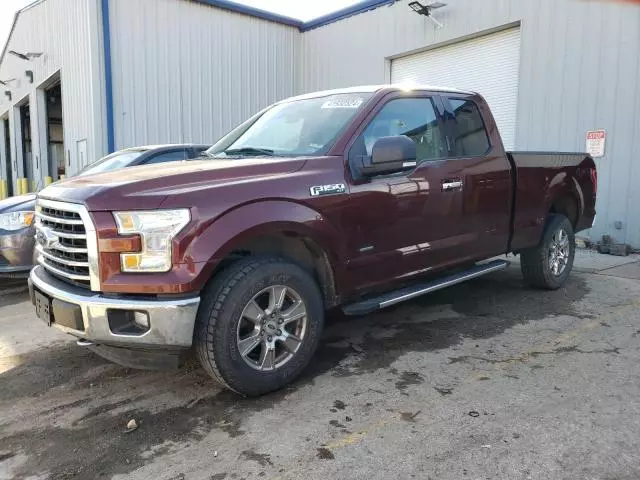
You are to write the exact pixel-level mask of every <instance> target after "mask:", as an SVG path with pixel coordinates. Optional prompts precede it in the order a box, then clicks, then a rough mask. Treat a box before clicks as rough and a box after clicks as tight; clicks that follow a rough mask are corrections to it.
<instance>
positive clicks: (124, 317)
mask: <svg viewBox="0 0 640 480" xmlns="http://www.w3.org/2000/svg"><path fill="white" fill-rule="evenodd" d="M107 318H108V320H109V329H110V330H111V333H113V334H115V335H137V336H140V335H144V334H145V333H146V332H148V331H149V329H150V326H151V324H150V322H149V314H148V313H147V312H134V311H131V310H112V309H109V310H107Z"/></svg>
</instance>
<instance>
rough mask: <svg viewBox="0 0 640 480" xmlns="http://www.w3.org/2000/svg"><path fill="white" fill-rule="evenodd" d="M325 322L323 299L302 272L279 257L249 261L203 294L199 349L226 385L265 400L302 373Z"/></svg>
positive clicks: (236, 265) (238, 264)
mask: <svg viewBox="0 0 640 480" xmlns="http://www.w3.org/2000/svg"><path fill="white" fill-rule="evenodd" d="M323 324H324V307H323V302H322V296H321V294H320V290H319V289H318V286H317V285H316V283H315V281H314V280H313V278H312V277H311V276H310V275H309V274H308V273H307V272H305V271H304V270H303V269H302V268H300V267H299V266H298V265H296V264H293V263H291V262H289V261H287V260H284V259H282V258H276V257H248V258H246V259H243V260H240V261H238V262H236V263H234V264H232V265H231V267H229V268H228V269H227V270H226V271H225V272H223V273H222V274H221V275H220V277H219V278H218V279H216V280H214V281H213V282H212V283H211V284H210V285H209V286H208V287H207V288H206V289H205V292H204V295H203V301H202V304H201V306H200V309H199V311H198V319H197V325H196V335H195V346H196V352H197V355H198V359H199V360H200V363H201V364H202V366H203V368H204V369H205V370H206V371H207V372H208V373H209V374H210V375H211V376H212V377H213V378H214V379H215V380H217V381H218V382H219V383H221V384H222V385H223V386H225V387H227V388H229V389H230V390H233V391H235V392H237V393H240V394H242V395H247V396H256V395H262V394H265V393H268V392H271V391H274V390H278V389H280V388H282V387H284V386H285V385H287V384H288V383H290V382H292V381H293V380H294V379H295V378H296V377H297V376H298V375H300V373H302V371H303V369H304V368H305V367H306V366H307V364H308V363H309V361H310V360H311V357H312V356H313V354H314V353H315V351H316V349H317V347H318V343H319V341H320V335H321V333H322V328H323Z"/></svg>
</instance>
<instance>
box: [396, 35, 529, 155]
mask: <svg viewBox="0 0 640 480" xmlns="http://www.w3.org/2000/svg"><path fill="white" fill-rule="evenodd" d="M519 68H520V28H519V27H517V28H510V29H508V30H503V31H501V32H497V33H492V34H490V35H483V36H482V37H478V38H474V39H472V40H466V41H463V42H458V43H454V44H451V45H447V46H445V47H440V48H435V49H432V50H427V51H425V52H421V53H414V54H413V55H407V56H404V57H399V58H397V59H395V60H392V61H391V82H393V83H401V82H407V81H410V82H416V83H423V84H428V85H443V86H447V85H453V84H455V85H456V87H457V88H459V89H461V90H474V91H477V92H479V93H481V94H482V95H483V96H484V98H485V100H486V101H487V103H488V104H489V107H491V112H492V113H493V116H494V118H495V120H496V123H497V124H498V128H499V129H500V135H501V136H502V141H503V143H504V145H505V148H508V149H513V147H514V145H515V137H516V110H517V105H518V77H519V75H518V72H519Z"/></svg>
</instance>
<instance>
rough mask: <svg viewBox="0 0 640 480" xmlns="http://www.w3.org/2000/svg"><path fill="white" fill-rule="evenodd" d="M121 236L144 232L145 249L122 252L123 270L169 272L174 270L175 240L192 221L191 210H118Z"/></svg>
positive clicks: (121, 264) (143, 243)
mask: <svg viewBox="0 0 640 480" xmlns="http://www.w3.org/2000/svg"><path fill="white" fill-rule="evenodd" d="M113 216H114V218H115V220H116V224H117V225H118V233H120V234H121V235H136V234H137V235H140V238H141V240H142V251H141V252H137V253H121V254H120V268H121V270H122V271H123V272H168V271H169V270H171V267H172V262H171V243H172V240H173V239H174V237H175V236H176V235H177V234H178V233H180V231H181V230H182V229H183V228H184V227H185V226H186V225H187V224H188V223H189V221H190V220H191V215H190V214H189V210H188V209H179V210H156V211H140V212H114V213H113Z"/></svg>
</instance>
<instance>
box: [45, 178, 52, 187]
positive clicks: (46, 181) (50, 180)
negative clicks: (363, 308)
mask: <svg viewBox="0 0 640 480" xmlns="http://www.w3.org/2000/svg"><path fill="white" fill-rule="evenodd" d="M52 183H53V178H51V177H44V186H45V187H48V186H49V185H51V184H52Z"/></svg>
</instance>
